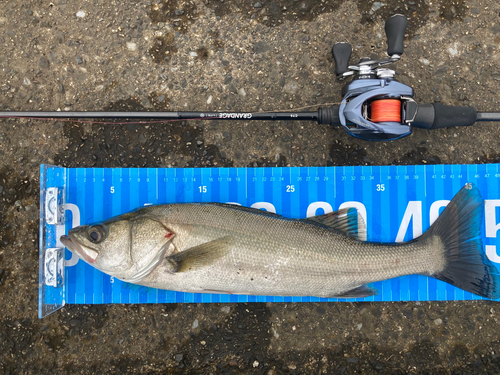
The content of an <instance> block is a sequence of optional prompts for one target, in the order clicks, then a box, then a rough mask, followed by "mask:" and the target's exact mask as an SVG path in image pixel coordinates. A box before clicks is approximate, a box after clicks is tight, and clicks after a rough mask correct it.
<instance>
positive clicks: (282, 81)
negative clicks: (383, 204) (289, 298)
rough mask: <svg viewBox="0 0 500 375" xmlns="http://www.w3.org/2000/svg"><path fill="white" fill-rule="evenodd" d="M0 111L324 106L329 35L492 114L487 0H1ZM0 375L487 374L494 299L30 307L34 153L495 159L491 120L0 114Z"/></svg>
mask: <svg viewBox="0 0 500 375" xmlns="http://www.w3.org/2000/svg"><path fill="white" fill-rule="evenodd" d="M0 4H1V6H0V45H1V51H2V53H1V54H0V110H7V109H9V110H89V111H90V110H106V109H107V110H137V111H151V110H207V111H215V110H222V111H254V110H264V111H265V110H293V109H297V108H300V107H303V106H306V105H317V104H322V103H335V102H339V101H340V99H341V96H340V90H341V88H342V84H341V83H338V82H336V81H335V79H334V66H333V59H332V58H331V54H330V50H331V47H332V46H333V44H334V43H335V42H338V41H349V42H350V43H351V44H352V46H353V59H352V61H355V60H356V59H359V58H361V57H364V56H372V57H377V56H382V55H383V54H384V53H385V50H386V44H385V34H384V21H385V19H387V18H388V17H389V16H390V15H392V14H394V13H403V14H405V15H406V16H407V17H409V29H408V30H407V38H406V41H405V48H406V49H405V53H404V55H403V58H402V60H401V61H400V62H399V63H397V65H396V66H395V68H396V69H397V72H398V75H397V78H398V79H399V80H400V81H401V82H402V83H405V84H408V85H411V86H412V87H413V88H414V89H415V91H416V93H417V95H416V99H417V100H418V101H420V102H439V103H443V104H448V105H461V106H467V105H472V106H474V107H475V108H477V109H479V110H482V111H494V110H498V108H499V106H498V102H499V99H498V96H497V92H498V90H499V88H500V87H499V86H500V49H499V47H498V45H499V43H500V16H499V14H500V5H499V4H498V3H497V2H496V1H493V0H471V1H465V0H435V1H429V0H413V1H395V0H387V1H384V2H378V1H373V0H368V1H361V0H359V1H332V0H322V1H312V0H311V1H302V0H299V1H295V0H284V1H279V0H275V1H267V0H260V1H244V0H206V1H200V0H193V1H180V0H161V1H158V0H154V1H152V2H149V1H136V0H120V1H117V0H110V1H106V2H99V1H67V0H57V1H54V2H49V1H24V2H21V1H8V0H1V1H0ZM0 123H1V127H0V156H1V157H0V197H1V199H0V306H1V307H2V309H1V313H0V372H1V373H5V374H14V373H26V374H40V373H51V374H52V373H82V374H87V373H110V374H118V373H172V374H177V373H179V374H181V373H200V374H208V373H213V374H241V373H243V374H267V375H271V374H281V373H290V374H302V373H316V374H320V373H325V374H331V373H339V374H343V373H366V374H371V373H375V372H378V373H394V374H399V373H418V374H420V373H422V374H428V373H438V374H450V373H467V374H475V373H478V374H479V373H484V372H487V373H497V372H499V371H500V357H499V356H498V350H499V348H498V343H499V333H500V328H499V325H498V321H497V320H498V317H499V311H500V310H499V309H500V308H499V307H497V304H496V303H494V302H488V301H478V302H453V303H441V302H432V303H418V302H417V303H335V304H333V303H328V304H323V303H300V304H284V303H283V304H262V303H253V304H225V305H218V304H211V305H209V304H200V305H197V304H190V305H188V304H170V305H152V306H149V305H113V306H111V305H107V306H100V305H98V306H87V305H79V306H66V307H64V308H63V309H62V310H61V311H58V312H56V313H54V314H52V315H50V316H49V317H47V318H44V319H42V320H39V319H38V318H37V296H38V293H37V289H38V282H37V280H38V215H39V213H38V209H39V196H38V189H39V178H38V175H39V165H40V164H41V163H53V164H58V165H63V166H68V167H78V166H85V167H94V166H95V167H103V166H104V167H132V166H139V167H143V166H148V167H206V166H211V167H221V166H224V167H255V166H324V165H389V164H436V163H490V162H499V161H500V154H499V133H498V131H497V126H498V125H495V124H492V123H483V124H479V125H475V126H473V127H468V128H462V129H458V128H457V129H442V130H436V131H433V132H430V131H425V130H419V129H417V130H416V131H414V133H413V135H411V136H409V137H407V138H405V139H402V140H399V141H395V142H391V143H388V142H380V143H367V142H364V141H361V140H357V139H354V138H351V137H349V136H348V135H346V134H345V133H344V132H343V131H342V130H340V129H337V128H331V127H328V126H326V125H325V126H323V125H321V126H319V125H317V124H314V123H308V122H298V123H295V122H276V123H272V122H243V121H240V122H231V121H226V122H224V121H214V122H196V121H191V122H172V123H168V124H165V123H152V124H148V125H137V124H127V125H120V124H97V123H93V124H92V123H83V122H70V121H40V120H24V119H1V120H0Z"/></svg>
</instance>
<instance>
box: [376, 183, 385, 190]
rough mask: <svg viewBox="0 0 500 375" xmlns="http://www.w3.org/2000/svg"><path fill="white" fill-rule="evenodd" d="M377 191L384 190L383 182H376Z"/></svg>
mask: <svg viewBox="0 0 500 375" xmlns="http://www.w3.org/2000/svg"><path fill="white" fill-rule="evenodd" d="M377 191H385V185H384V184H377Z"/></svg>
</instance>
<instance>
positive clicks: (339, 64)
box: [320, 14, 477, 140]
mask: <svg viewBox="0 0 500 375" xmlns="http://www.w3.org/2000/svg"><path fill="white" fill-rule="evenodd" d="M406 25H407V20H406V17H405V16H403V15H401V14H397V15H394V16H392V17H391V18H389V19H388V20H387V22H386V23H385V33H386V35H387V54H388V55H389V58H387V59H384V60H372V59H369V58H363V59H361V60H360V61H359V63H358V64H357V65H349V59H350V57H351V53H352V48H351V45H350V44H348V43H337V44H335V45H334V46H333V49H332V54H333V59H334V60H335V74H336V75H337V78H338V79H339V80H344V79H346V78H347V77H349V76H353V80H352V81H351V82H350V83H348V84H346V85H345V86H344V87H343V89H342V96H343V100H342V103H341V104H340V106H339V108H338V117H339V122H340V124H341V125H342V127H343V128H344V130H345V131H346V132H347V133H349V134H350V135H352V136H354V137H358V138H362V139H367V140H392V139H397V138H401V137H404V136H407V135H409V134H410V133H411V128H412V126H414V127H419V128H426V129H436V128H441V127H447V126H460V125H472V124H473V123H474V122H475V121H476V117H477V114H476V110H475V109H474V108H470V107H449V106H442V105H439V104H424V105H420V106H419V105H418V104H417V102H416V101H415V100H414V99H413V94H414V93H413V89H412V88H411V87H409V86H407V85H404V84H402V83H400V82H398V81H396V80H395V79H394V74H395V71H394V70H391V69H387V68H383V67H382V66H384V65H387V64H392V63H394V62H397V61H398V60H399V59H400V58H401V55H402V54H403V39H404V34H405V30H406ZM321 111H322V110H320V112H321ZM323 111H324V110H323ZM328 115H329V114H328ZM328 115H327V116H325V118H322V119H321V120H320V121H321V123H324V122H323V121H328V117H330V120H335V119H333V116H328ZM320 117H321V116H320ZM333 122H336V121H329V123H330V124H332V125H334V124H333Z"/></svg>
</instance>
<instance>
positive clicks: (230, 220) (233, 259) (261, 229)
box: [141, 204, 444, 297]
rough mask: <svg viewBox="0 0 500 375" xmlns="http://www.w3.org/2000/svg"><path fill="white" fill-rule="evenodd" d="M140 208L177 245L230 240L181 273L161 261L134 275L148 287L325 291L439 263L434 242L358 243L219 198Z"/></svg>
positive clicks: (241, 291)
mask: <svg viewBox="0 0 500 375" xmlns="http://www.w3.org/2000/svg"><path fill="white" fill-rule="evenodd" d="M141 214H145V215H147V216H149V217H154V218H155V219H156V220H158V221H161V222H162V223H163V224H164V225H165V227H166V228H168V229H169V230H171V231H172V232H173V233H174V234H175V237H174V239H173V244H174V245H175V247H176V248H177V250H178V251H180V252H182V251H184V250H186V249H189V248H191V247H193V246H198V245H202V244H205V243H208V242H211V241H216V240H218V239H221V238H223V239H227V241H229V244H230V245H227V243H228V242H227V241H222V242H223V244H224V245H223V246H222V248H223V251H220V256H218V257H216V258H214V257H208V258H207V262H206V263H204V265H203V266H201V267H195V268H193V269H190V270H188V271H185V272H176V273H172V272H170V270H171V268H172V266H171V264H170V263H169V262H167V261H166V260H165V261H164V262H163V263H162V264H160V265H159V266H158V267H157V268H156V269H155V270H154V271H153V272H152V273H151V274H149V275H148V276H146V277H145V278H144V279H142V280H141V284H144V285H148V286H151V287H156V288H162V289H170V290H177V291H187V292H221V293H235V294H254V295H282V296H306V295H312V296H318V297H330V296H336V295H340V294H342V293H345V292H347V291H349V290H352V289H354V288H356V287H359V286H361V285H364V284H367V283H370V282H375V281H380V280H386V279H390V278H393V277H397V276H401V275H408V274H433V273H435V272H437V271H440V270H441V269H442V268H443V266H444V254H443V250H442V246H439V244H437V245H438V246H433V247H432V248H431V247H426V246H424V245H423V244H421V243H419V242H418V241H415V242H411V243H407V244H403V245H394V244H385V245H384V244H376V243H369V242H360V241H357V240H354V239H352V238H350V237H348V236H346V235H344V234H343V233H340V232H338V231H335V230H330V229H326V228H323V227H321V226H317V225H313V224H310V223H307V222H303V221H300V220H289V219H285V218H282V217H280V216H271V215H267V214H265V213H263V214H259V213H258V212H257V213H254V212H248V211H244V210H240V209H238V208H232V207H228V206H223V205H211V204H201V205H200V204H182V205H180V204H179V205H164V206H151V207H147V208H144V209H142V210H141ZM434 245H435V244H434ZM215 248H216V249H217V247H215ZM216 252H218V251H216Z"/></svg>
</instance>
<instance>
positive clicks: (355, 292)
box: [330, 285, 377, 298]
mask: <svg viewBox="0 0 500 375" xmlns="http://www.w3.org/2000/svg"><path fill="white" fill-rule="evenodd" d="M375 294H377V291H376V290H375V289H373V288H369V287H367V286H366V285H361V286H360V287H358V288H354V289H352V290H348V291H347V292H345V293H342V294H337V295H335V296H330V298H365V297H370V296H374V295H375Z"/></svg>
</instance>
